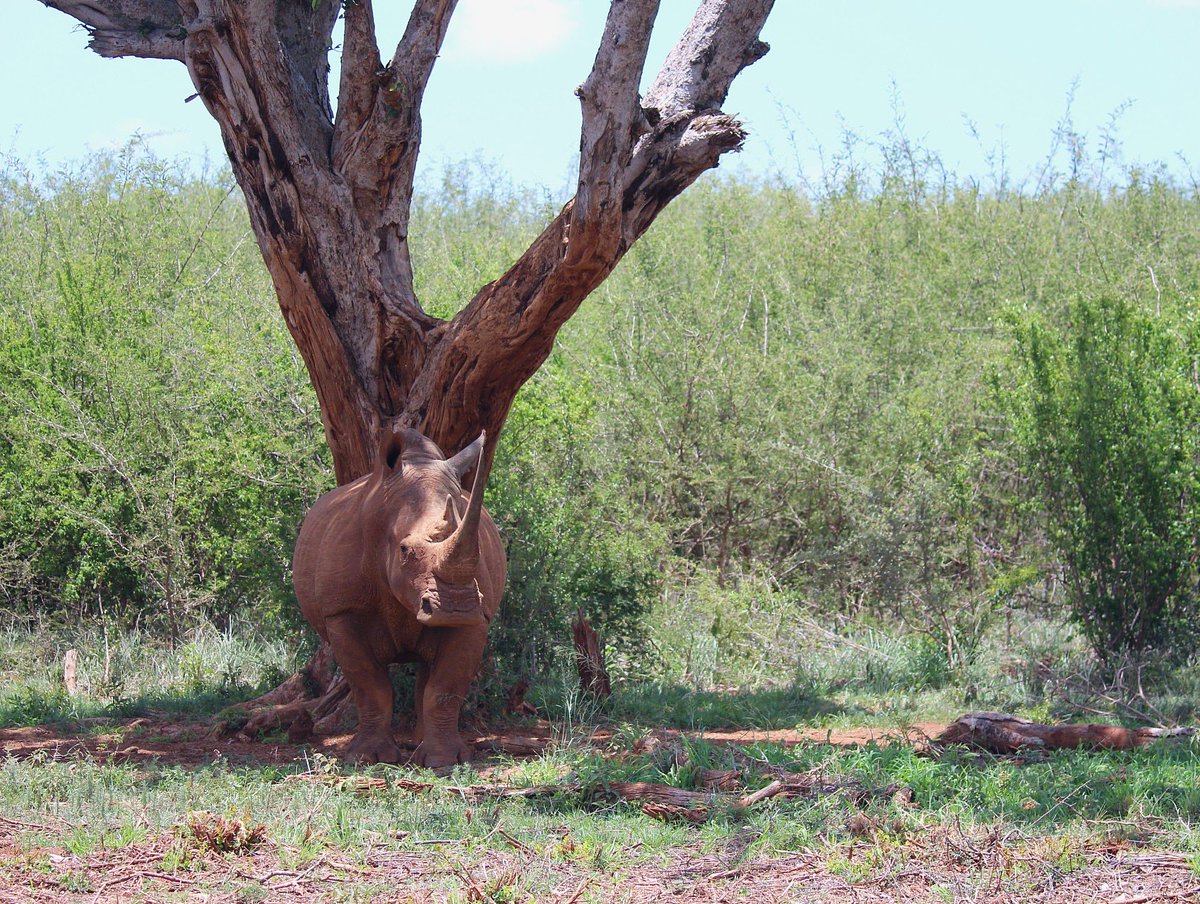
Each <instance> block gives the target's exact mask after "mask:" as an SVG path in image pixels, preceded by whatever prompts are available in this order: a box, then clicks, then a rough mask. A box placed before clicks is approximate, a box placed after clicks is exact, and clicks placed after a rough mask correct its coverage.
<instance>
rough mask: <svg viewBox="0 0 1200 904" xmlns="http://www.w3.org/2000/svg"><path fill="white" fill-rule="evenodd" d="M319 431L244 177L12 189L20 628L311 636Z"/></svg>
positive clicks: (0, 387) (10, 444) (154, 174)
mask: <svg viewBox="0 0 1200 904" xmlns="http://www.w3.org/2000/svg"><path fill="white" fill-rule="evenodd" d="M328 470H329V469H328V464H327V454H326V452H325V451H324V436H323V431H322V429H321V423H320V415H319V412H318V411H317V407H316V403H315V400H314V398H313V395H312V391H311V389H310V388H309V386H308V381H307V376H306V374H305V372H304V369H303V367H302V366H301V365H300V363H299V361H298V359H297V356H296V354H295V353H294V351H293V350H292V348H291V344H290V341H289V339H288V337H287V334H286V330H285V329H284V326H283V324H282V321H281V318H280V317H279V313H278V308H277V306H276V305H275V303H274V299H273V294H272V292H271V289H270V284H269V281H268V280H267V278H266V275H265V272H264V270H263V267H262V264H261V261H259V260H258V259H257V251H256V249H255V247H254V243H253V241H252V239H251V238H250V236H249V233H248V230H247V226H246V223H245V215H244V210H243V209H242V208H241V207H240V205H239V204H238V203H237V201H236V195H234V187H233V185H232V182H231V181H230V178H229V176H228V175H227V174H225V175H219V176H207V175H202V176H195V175H193V174H190V173H187V172H186V171H181V170H179V169H177V168H175V167H173V166H171V165H167V164H164V163H162V162H161V161H158V160H155V159H154V158H153V157H151V156H150V155H149V154H147V153H146V152H145V151H144V150H142V149H140V148H138V147H131V148H128V149H126V151H125V152H123V153H122V154H120V155H116V156H111V155H101V156H98V157H96V158H93V159H91V160H88V161H86V162H85V163H84V164H82V165H80V166H78V167H77V168H75V169H71V170H66V171H62V172H57V173H53V174H45V175H37V174H34V173H32V172H30V171H28V170H27V169H25V168H24V167H22V166H21V165H20V164H19V163H17V162H15V161H11V160H9V161H5V162H4V164H3V167H2V168H0V498H3V500H4V502H3V506H2V507H0V574H2V576H3V581H0V585H2V586H3V589H4V592H5V594H6V595H7V597H8V608H10V609H14V610H17V611H25V612H30V613H35V614H36V615H37V616H38V617H39V618H50V619H53V618H55V617H56V615H57V616H68V615H72V614H76V615H78V614H84V613H90V614H93V615H103V616H105V617H109V618H114V619H116V620H117V621H118V622H120V623H124V624H128V625H132V624H134V623H138V622H141V623H149V624H153V625H157V626H159V627H161V628H164V629H165V631H166V633H168V634H169V635H171V636H173V637H179V636H181V635H182V633H183V632H184V630H185V628H186V627H187V626H188V625H189V623H192V622H194V621H196V620H197V619H199V620H207V619H216V620H219V621H224V620H225V619H227V618H228V617H229V616H231V615H232V614H234V613H240V612H247V613H253V614H254V617H255V620H256V621H257V622H258V623H259V624H266V623H270V622H275V623H277V624H278V623H284V624H294V623H295V621H296V619H295V617H294V611H295V607H294V604H293V603H292V602H291V590H290V580H289V577H288V563H289V561H290V558H291V546H292V541H293V539H294V532H295V527H296V525H297V524H298V522H299V519H300V517H301V516H302V514H303V512H304V510H305V508H306V507H307V505H309V504H310V503H311V502H312V500H313V499H314V498H315V497H316V494H317V492H318V488H319V487H320V485H321V483H322V481H323V480H325V479H326V475H327V474H328Z"/></svg>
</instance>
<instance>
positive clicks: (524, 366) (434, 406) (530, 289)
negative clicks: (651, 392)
mask: <svg viewBox="0 0 1200 904" xmlns="http://www.w3.org/2000/svg"><path fill="white" fill-rule="evenodd" d="M771 5H772V3H771V0H703V2H701V4H700V7H699V9H698V11H697V13H696V16H695V18H694V19H693V21H692V24H691V26H690V27H689V28H688V30H687V31H686V32H685V34H684V35H683V37H682V38H681V39H680V42H679V44H678V46H676V48H675V50H673V51H672V53H671V54H670V56H669V57H668V59H667V62H666V63H665V64H664V66H663V70H662V72H660V73H659V75H658V78H657V79H656V81H655V84H656V86H667V85H671V86H675V88H674V89H673V90H672V91H671V92H667V91H665V88H661V89H660V92H659V93H660V97H661V98H663V99H662V100H660V101H658V103H659V104H660V105H661V106H662V107H665V108H666V110H667V112H668V114H669V115H665V116H664V115H663V110H662V109H660V107H657V106H654V107H652V106H649V105H648V104H647V103H645V102H643V103H642V104H641V105H640V106H639V105H638V103H637V85H638V82H639V80H640V78H641V72H642V66H643V65H644V61H645V56H646V46H647V43H648V41H649V32H650V29H651V27H652V25H653V21H654V16H655V12H656V11H657V8H658V2H657V0H613V2H612V5H611V7H610V12H609V17H608V22H607V24H606V27H605V32H604V37H603V39H602V40H601V44H600V49H599V51H598V53H597V55H596V62H595V65H594V67H593V69H592V73H591V75H589V77H588V80H587V81H586V82H585V83H584V85H583V86H582V87H581V89H580V92H579V93H580V98H581V100H582V103H583V128H582V140H581V148H580V155H581V160H580V179H579V189H578V193H577V194H576V197H575V199H574V200H573V201H572V202H570V203H569V204H567V206H566V207H565V208H564V209H563V211H562V212H561V213H560V214H559V215H558V216H557V217H556V218H555V219H554V221H553V222H552V223H551V224H550V225H549V226H547V227H546V229H545V230H544V231H543V232H542V234H541V235H540V236H538V238H537V239H536V240H535V241H534V243H533V244H532V245H531V246H530V247H529V249H528V250H527V251H526V252H525V253H524V254H523V255H521V257H520V259H519V260H517V262H516V263H515V264H514V265H513V266H512V267H511V268H510V269H509V271H508V272H507V273H505V274H504V275H503V276H501V277H500V278H499V279H498V280H496V281H495V282H494V283H491V284H490V285H487V286H484V287H483V288H482V289H481V290H480V291H479V293H478V294H477V295H476V296H475V298H474V299H473V300H472V301H471V303H470V304H469V305H467V307H466V308H464V309H463V310H462V311H461V312H460V313H459V315H458V316H457V317H455V318H454V320H453V321H452V322H451V323H450V324H449V325H448V326H447V327H446V329H445V330H444V332H443V333H442V334H441V335H440V336H439V337H438V340H439V341H438V342H437V344H436V345H435V346H434V347H433V349H432V351H431V352H430V354H429V358H428V359H427V361H426V362H425V366H424V368H423V370H422V373H421V375H420V377H418V379H417V381H416V382H415V383H414V384H413V387H412V391H411V393H410V396H409V398H408V399H407V402H406V406H405V412H404V415H403V417H404V420H405V421H406V422H407V423H410V424H412V425H414V426H420V427H421V428H422V429H423V430H424V432H425V433H426V434H427V435H430V436H438V437H439V441H444V442H445V443H446V444H447V445H448V446H451V447H454V446H456V445H462V444H463V443H464V442H465V441H469V438H470V436H471V435H472V434H471V431H478V430H479V429H480V428H481V427H483V428H486V429H487V430H488V435H489V444H491V443H492V442H493V441H494V437H496V436H497V434H498V428H499V427H500V426H501V425H502V424H503V423H504V417H505V416H506V414H507V413H508V408H509V406H510V405H511V403H512V397H513V393H514V392H515V389H516V387H519V386H520V385H521V384H522V383H523V382H524V380H525V379H527V378H528V377H529V376H530V375H531V374H532V373H533V372H534V371H535V370H537V368H538V367H539V366H540V365H541V363H542V362H543V361H544V360H545V359H546V357H547V356H548V355H549V354H550V351H551V349H552V348H553V345H554V337H555V335H556V334H557V332H558V330H559V328H560V327H561V326H562V325H563V324H564V323H565V322H566V321H567V319H568V318H569V317H570V316H571V315H572V314H573V313H574V312H575V311H576V310H577V309H578V307H579V305H580V304H581V303H582V301H583V300H584V298H586V297H587V295H588V294H589V293H590V292H591V291H592V290H593V289H595V288H596V286H598V285H599V284H600V283H601V282H602V281H603V280H604V278H605V277H606V276H608V274H609V273H610V272H612V269H613V268H614V267H615V266H616V265H617V263H618V262H619V261H620V259H621V257H622V256H623V255H624V253H625V252H626V250H628V248H629V246H630V245H631V244H632V243H633V241H634V240H635V239H636V238H637V237H638V236H639V235H641V234H642V233H643V232H644V231H645V230H646V228H647V227H649V225H650V223H651V222H652V221H653V220H654V218H655V217H656V216H657V215H658V214H659V212H660V211H661V210H662V209H663V208H664V207H666V205H667V204H668V203H669V202H670V201H671V200H672V199H673V198H675V197H676V196H677V195H678V194H679V193H680V192H682V191H683V190H684V189H685V188H686V187H687V186H688V185H690V184H691V183H692V182H693V181H695V179H696V178H697V177H698V176H699V175H700V174H701V173H703V172H704V171H705V170H707V169H710V168H711V167H713V166H715V165H716V163H717V161H718V159H719V158H720V156H721V154H723V153H725V152H726V151H729V150H734V149H736V148H738V147H740V146H741V144H742V141H743V140H744V139H745V135H746V133H745V131H744V130H743V129H742V127H741V124H740V123H738V122H737V120H735V119H733V118H732V117H730V116H727V115H725V114H724V113H722V112H721V111H720V110H718V109H713V108H711V107H710V106H708V104H710V103H713V102H720V101H723V100H724V98H725V95H726V94H727V92H728V90H729V85H730V83H731V82H732V81H733V78H734V77H735V76H736V75H737V73H738V71H740V70H741V69H742V68H744V67H745V66H747V65H749V64H750V63H752V62H754V61H755V60H757V59H759V58H761V57H762V55H763V53H765V52H766V45H765V44H763V43H762V42H761V41H759V40H758V33H759V31H760V30H761V28H762V25H763V22H764V21H765V19H766V17H767V14H768V13H769V12H770V9H771ZM697 60H699V62H697ZM676 69H681V70H684V71H680V72H676V71H675V70H676ZM681 98H682V99H684V100H686V101H687V103H686V104H683V105H681V102H680V100H679V99H681ZM435 399H436V402H435Z"/></svg>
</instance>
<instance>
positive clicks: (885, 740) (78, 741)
mask: <svg viewBox="0 0 1200 904" xmlns="http://www.w3.org/2000/svg"><path fill="white" fill-rule="evenodd" d="M943 728H945V725H944V724H941V723H931V722H930V723H926V722H922V723H918V724H916V725H913V726H911V727H910V728H909V729H908V730H907V731H906V732H899V731H897V730H895V729H884V728H852V729H824V728H814V729H800V730H780V731H748V730H713V731H704V732H698V731H686V732H685V731H679V730H676V729H669V728H659V729H655V730H654V731H653V732H651V733H649V734H648V736H647V737H648V738H656V739H658V741H659V743H670V742H671V741H672V740H674V739H678V738H681V737H684V736H686V737H690V738H703V739H705V740H707V741H709V742H712V743H715V744H737V745H747V744H755V743H763V744H781V745H784V746H796V745H800V744H831V745H834V746H839V747H846V746H855V745H864V744H870V743H876V744H892V743H904V744H916V743H922V742H925V741H927V740H928V739H929V738H930V737H932V736H933V735H936V734H937V733H938V732H939V731H941V730H942V729H943ZM464 734H465V735H466V737H467V740H468V741H469V742H471V743H472V744H473V745H474V746H475V749H476V759H477V760H478V759H481V758H486V757H487V756H488V755H489V754H494V753H501V752H502V753H507V754H509V755H511V756H536V755H537V754H539V753H541V752H542V751H543V750H545V749H546V748H547V747H549V746H550V745H551V744H553V743H554V741H555V737H556V735H555V730H554V726H552V725H551V724H550V723H549V722H546V721H545V720H537V721H535V722H529V723H526V724H522V725H520V726H511V727H509V726H477V727H476V729H475V730H474V731H471V730H467V731H466V732H464ZM612 737H613V733H612V732H611V731H609V730H607V729H603V728H599V729H594V730H588V732H587V739H590V740H591V741H592V742H594V743H596V744H598V745H605V744H607V743H608V742H609V741H611V740H612ZM350 738H351V735H350V734H337V735H318V736H316V737H313V738H312V739H310V740H309V741H306V742H304V743H302V744H299V743H290V742H289V741H287V740H286V739H283V738H278V739H272V738H266V739H256V740H245V739H241V738H238V737H236V736H235V737H220V736H219V735H217V734H216V733H215V732H214V730H213V723H211V722H195V721H171V720H167V719H161V720H160V719H147V718H141V719H125V720H112V721H109V720H91V721H90V722H89V723H86V724H78V725H71V724H67V725H61V726H46V725H43V726H36V727H31V728H5V729H0V751H2V752H3V754H4V755H7V756H15V757H20V758H25V757H29V756H33V755H35V754H37V753H39V752H41V754H42V755H43V756H48V757H51V758H53V759H68V758H72V757H76V756H91V757H94V758H96V759H100V760H111V761H113V762H118V763H123V762H142V761H148V760H157V761H159V762H161V763H169V764H177V765H181V766H197V765H200V764H203V763H211V762H212V761H213V760H215V759H224V760H226V761H227V762H231V763H264V764H272V765H287V764H291V763H295V762H296V761H297V760H303V758H304V756H305V754H306V752H312V753H319V754H322V755H324V756H329V757H337V756H340V755H341V754H342V753H343V752H344V750H345V749H346V745H348V744H349V743H350ZM396 741H397V743H398V744H399V745H400V746H401V748H405V749H408V750H412V749H413V747H414V744H413V740H412V736H411V735H410V734H408V733H407V732H406V731H404V730H403V729H401V730H398V731H397V732H396Z"/></svg>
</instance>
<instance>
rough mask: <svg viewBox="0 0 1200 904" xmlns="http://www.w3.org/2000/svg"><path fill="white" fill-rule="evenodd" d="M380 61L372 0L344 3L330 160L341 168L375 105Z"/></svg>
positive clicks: (380, 68) (381, 65)
mask: <svg viewBox="0 0 1200 904" xmlns="http://www.w3.org/2000/svg"><path fill="white" fill-rule="evenodd" d="M382 69H383V63H382V62H381V61H380V59H379V43H378V41H377V40H376V38H375V12H374V10H373V9H372V8H371V0H355V2H351V3H347V4H346V33H345V37H344V38H343V41H342V75H341V80H340V83H339V85H338V111H337V121H336V123H335V125H334V135H333V162H334V166H336V167H337V168H338V169H341V168H342V167H343V165H344V162H345V156H346V153H347V149H348V147H353V138H354V136H355V135H357V133H358V131H359V130H360V129H361V128H362V127H363V125H364V123H366V122H367V120H368V118H369V117H370V115H371V111H372V110H373V109H374V107H375V92H376V90H377V81H378V79H379V74H380V70H382Z"/></svg>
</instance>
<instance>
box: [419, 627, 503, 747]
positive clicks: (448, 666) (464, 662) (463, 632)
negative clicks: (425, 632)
mask: <svg viewBox="0 0 1200 904" xmlns="http://www.w3.org/2000/svg"><path fill="white" fill-rule="evenodd" d="M442 630H443V631H444V634H443V636H442V638H441V640H440V642H439V643H438V645H437V649H436V652H435V654H434V658H433V661H432V662H430V663H429V664H428V675H427V677H426V679H425V681H424V688H423V689H422V690H423V693H422V694H421V698H420V700H419V701H418V702H417V706H418V714H417V725H418V726H419V727H420V731H421V736H420V738H419V740H420V746H419V747H417V752H416V753H415V754H413V759H414V760H415V761H416V762H417V763H419V764H421V765H422V766H428V767H430V768H437V767H439V766H453V765H454V764H455V763H465V762H467V761H468V760H470V759H471V748H470V747H469V746H468V745H467V744H466V742H465V741H463V739H462V735H460V734H459V733H458V716H459V712H460V711H461V710H462V705H463V700H465V699H466V697H467V691H468V690H470V688H471V682H472V681H474V680H475V675H476V673H477V672H478V671H479V663H480V661H481V660H482V659H483V648H484V645H485V644H486V642H487V627H486V626H483V627H481V628H470V629H464V628H445V629H442Z"/></svg>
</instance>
